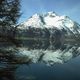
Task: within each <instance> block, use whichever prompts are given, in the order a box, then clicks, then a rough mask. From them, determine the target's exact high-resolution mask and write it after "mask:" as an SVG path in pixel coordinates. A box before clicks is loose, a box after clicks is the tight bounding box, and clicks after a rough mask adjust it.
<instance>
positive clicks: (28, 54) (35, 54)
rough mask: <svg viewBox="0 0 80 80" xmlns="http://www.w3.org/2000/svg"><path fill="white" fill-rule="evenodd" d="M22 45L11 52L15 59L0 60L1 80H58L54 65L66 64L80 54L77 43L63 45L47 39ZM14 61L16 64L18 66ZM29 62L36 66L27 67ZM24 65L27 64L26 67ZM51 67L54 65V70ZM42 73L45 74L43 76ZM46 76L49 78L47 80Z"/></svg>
mask: <svg viewBox="0 0 80 80" xmlns="http://www.w3.org/2000/svg"><path fill="white" fill-rule="evenodd" d="M22 44H23V45H22V47H21V48H16V49H15V50H14V49H12V50H13V51H12V52H10V53H11V54H13V53H14V55H12V57H13V58H12V57H10V58H8V59H5V57H4V59H3V58H0V60H1V64H0V80H44V79H46V80H50V79H56V80H57V79H58V78H55V77H56V76H55V73H54V71H53V70H54V68H55V67H54V65H53V64H54V63H65V62H67V61H68V60H70V59H72V58H74V57H76V56H78V55H79V54H80V47H79V44H77V43H76V42H70V43H69V42H64V43H63V42H59V41H58V42H57V41H53V40H47V39H46V40H24V41H22ZM8 50H9V49H8ZM5 60H6V61H5ZM11 60H12V61H11ZM13 61H14V62H16V64H15V63H14V62H13ZM3 62H4V63H3ZM29 62H30V63H31V62H32V63H36V64H29V65H27V64H28V63H29ZM17 63H18V64H17ZM24 63H26V64H25V65H24ZM39 63H40V64H39ZM44 63H46V64H47V65H49V68H48V66H47V67H46V66H44ZM51 65H53V66H52V67H53V68H52V67H51ZM59 65H60V64H58V66H59ZM64 65H65V64H64ZM43 66H44V67H43ZM58 68H59V67H58ZM39 69H43V71H42V70H40V71H39ZM51 70H52V71H51ZM50 71H51V72H50ZM48 72H49V74H48ZM42 73H44V74H43V75H41V74H42ZM45 74H47V76H49V77H48V78H47V76H46V75H45ZM63 74H64V73H63ZM53 75H54V76H53ZM57 75H58V73H57ZM58 76H59V75H58ZM42 77H43V78H42ZM63 77H64V76H63ZM61 79H65V78H61ZM72 79H73V78H72Z"/></svg>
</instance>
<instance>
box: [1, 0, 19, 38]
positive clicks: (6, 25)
mask: <svg viewBox="0 0 80 80" xmlns="http://www.w3.org/2000/svg"><path fill="white" fill-rule="evenodd" d="M19 17H20V0H1V1H0V37H2V38H8V39H9V38H10V39H12V38H13V37H14V34H15V31H14V30H15V28H14V25H16V24H17V21H18V19H19Z"/></svg>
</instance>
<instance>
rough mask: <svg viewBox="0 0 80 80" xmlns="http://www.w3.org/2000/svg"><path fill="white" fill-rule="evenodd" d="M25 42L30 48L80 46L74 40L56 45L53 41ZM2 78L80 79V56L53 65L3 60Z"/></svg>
mask: <svg viewBox="0 0 80 80" xmlns="http://www.w3.org/2000/svg"><path fill="white" fill-rule="evenodd" d="M23 44H24V45H23V46H24V47H25V48H28V49H29V50H33V49H34V50H35V49H36V50H37V49H38V50H39V49H43V50H52V49H54V50H57V49H63V50H65V49H66V46H67V45H71V47H73V46H75V47H77V48H79V46H80V45H79V44H78V43H73V42H72V43H71V42H70V43H68V42H66V43H65V44H59V43H58V44H55V46H54V44H53V43H51V41H42V42H39V41H37V42H34V41H27V42H25V41H24V42H23ZM51 44H53V45H51ZM65 45H66V46H65ZM49 46H53V47H49ZM71 47H70V48H71ZM68 48H69V47H68ZM0 61H1V60H0ZM0 80H80V56H79V55H78V56H76V57H73V58H72V59H70V60H69V61H67V62H64V63H62V64H59V63H54V64H53V65H47V64H46V63H44V62H36V63H30V64H26V63H25V64H24V63H23V64H22V63H21V64H7V63H6V62H3V61H2V62H1V63H0Z"/></svg>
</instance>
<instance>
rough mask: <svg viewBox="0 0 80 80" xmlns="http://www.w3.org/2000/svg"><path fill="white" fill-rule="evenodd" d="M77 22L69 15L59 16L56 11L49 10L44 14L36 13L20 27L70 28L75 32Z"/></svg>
mask: <svg viewBox="0 0 80 80" xmlns="http://www.w3.org/2000/svg"><path fill="white" fill-rule="evenodd" d="M74 25H75V22H74V21H72V20H71V19H70V18H69V17H68V16H64V15H63V16H59V15H57V14H56V13H55V12H48V13H43V14H34V15H33V16H32V17H31V18H29V19H28V20H27V21H25V22H24V23H21V24H20V25H19V27H18V28H21V29H25V28H28V27H34V28H53V27H56V28H58V29H60V30H61V29H63V28H64V29H65V30H67V31H68V30H70V31H71V32H73V33H76V32H74V30H75V28H77V27H75V26H74Z"/></svg>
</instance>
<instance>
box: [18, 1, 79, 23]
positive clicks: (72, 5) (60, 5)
mask: <svg viewBox="0 0 80 80" xmlns="http://www.w3.org/2000/svg"><path fill="white" fill-rule="evenodd" d="M50 11H54V12H56V13H57V14H59V15H67V16H69V17H70V18H71V19H72V20H74V21H76V22H78V23H79V24H80V0H21V12H22V16H21V18H20V19H19V23H20V22H23V21H25V20H27V19H28V18H29V17H30V16H32V15H34V14H35V13H44V12H50Z"/></svg>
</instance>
